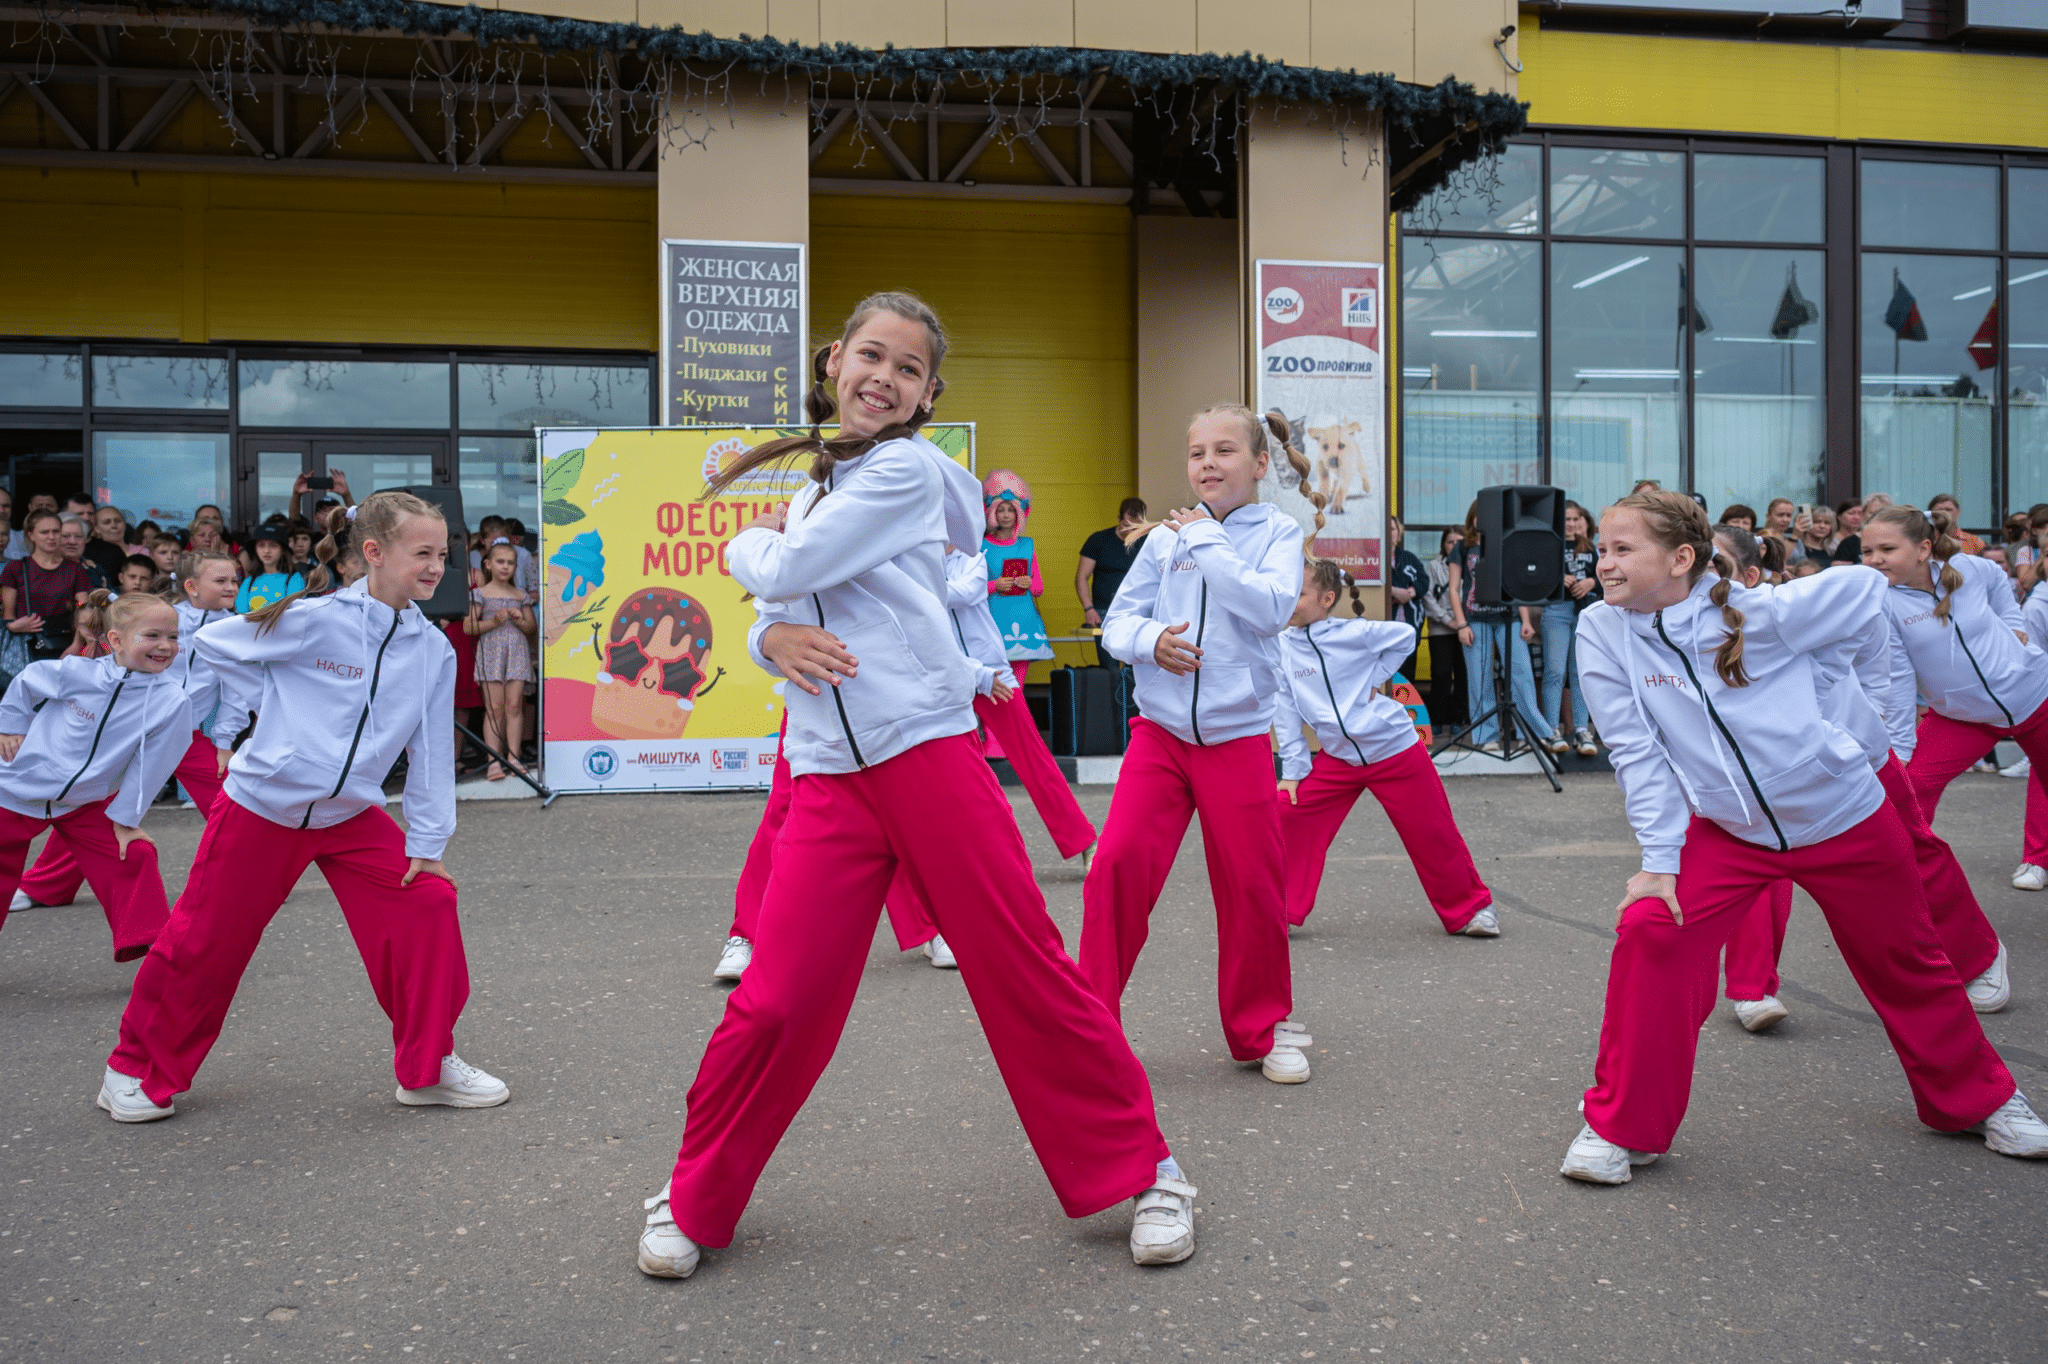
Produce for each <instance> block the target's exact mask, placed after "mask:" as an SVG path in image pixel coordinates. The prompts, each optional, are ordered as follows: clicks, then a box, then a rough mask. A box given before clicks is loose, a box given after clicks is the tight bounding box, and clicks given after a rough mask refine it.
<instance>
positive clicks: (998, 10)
mask: <svg viewBox="0 0 2048 1364" xmlns="http://www.w3.org/2000/svg"><path fill="white" fill-rule="evenodd" d="M946 41H947V42H948V43H950V44H952V45H953V46H954V47H1034V46H1044V47H1069V46H1072V44H1073V41H1074V0H949V3H948V4H947V6H946Z"/></svg>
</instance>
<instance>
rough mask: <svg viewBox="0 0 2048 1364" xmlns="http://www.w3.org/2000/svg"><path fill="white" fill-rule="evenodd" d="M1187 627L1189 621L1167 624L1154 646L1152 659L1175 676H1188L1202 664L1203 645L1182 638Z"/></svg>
mask: <svg viewBox="0 0 2048 1364" xmlns="http://www.w3.org/2000/svg"><path fill="white" fill-rule="evenodd" d="M1187 628H1188V622H1187V621H1182V622H1181V623H1180V624H1178V625H1169V626H1167V627H1166V629H1164V630H1163V631H1161V632H1160V635H1159V642H1158V643H1157V644H1154V645H1153V646H1152V661H1153V662H1154V663H1157V664H1158V665H1159V666H1160V667H1162V668H1164V669H1166V671H1168V672H1170V673H1172V674H1173V675H1174V676H1175V677H1186V676H1187V675H1188V674H1189V673H1191V672H1193V671H1194V670H1195V669H1197V668H1199V667H1201V666H1202V650H1201V647H1200V646H1199V645H1194V644H1190V643H1188V642H1187V641H1186V640H1184V639H1182V638H1181V636H1182V635H1184V634H1186V633H1187Z"/></svg>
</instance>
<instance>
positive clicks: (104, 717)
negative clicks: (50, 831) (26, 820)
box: [43, 668, 147, 818]
mask: <svg viewBox="0 0 2048 1364" xmlns="http://www.w3.org/2000/svg"><path fill="white" fill-rule="evenodd" d="M134 675H135V670H134V669H133V668H124V669H122V670H121V680H120V681H119V682H116V683H115V684H114V690H113V693H112V694H111V695H109V696H108V697H107V708H106V709H105V710H103V711H101V712H100V725H99V728H98V729H95V730H94V731H93V732H92V747H90V748H88V749H86V750H85V761H84V762H83V763H81V764H80V765H79V768H78V770H77V771H76V772H73V773H72V774H71V780H70V781H67V782H65V783H64V789H63V790H62V791H59V792H58V793H57V795H56V798H55V799H53V800H46V801H44V802H43V816H44V818H49V817H50V816H51V815H52V814H53V813H54V812H55V811H56V808H57V801H60V800H62V799H64V797H66V796H68V795H70V794H71V788H72V787H74V786H76V785H78V779H79V778H80V777H82V776H84V775H85V770H86V768H88V767H91V766H92V758H93V754H95V753H97V752H99V751H100V736H101V735H103V734H105V733H106V732H107V721H109V720H111V719H113V718H114V703H115V702H116V701H119V700H120V699H121V688H123V687H125V686H127V685H128V679H129V678H131V677H133V676H134ZM145 718H147V717H145Z"/></svg>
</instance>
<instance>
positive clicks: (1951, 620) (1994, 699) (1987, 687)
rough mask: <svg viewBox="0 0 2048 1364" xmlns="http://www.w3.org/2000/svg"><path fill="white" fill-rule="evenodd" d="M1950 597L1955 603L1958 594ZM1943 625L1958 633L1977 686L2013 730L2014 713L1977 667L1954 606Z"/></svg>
mask: <svg viewBox="0 0 2048 1364" xmlns="http://www.w3.org/2000/svg"><path fill="white" fill-rule="evenodd" d="M1905 590H1906V591H1908V592H1917V591H1919V590H1920V589H1919V588H1917V587H1909V588H1907V589H1905ZM1926 595H1927V596H1928V597H1930V598H1932V599H1933V600H1934V601H1935V602H1936V603H1937V604H1939V603H1940V601H1941V598H1939V597H1936V596H1935V595H1934V594H1933V593H1932V592H1929V593H1927V594H1926ZM1948 596H1949V601H1950V602H1951V603H1953V602H1954V601H1955V597H1956V594H1955V593H1953V592H1951V593H1949V594H1948ZM1943 623H1944V624H1946V625H1947V626H1948V628H1949V629H1951V630H1953V631H1955V632H1956V643H1958V644H1960V645H1962V646H1963V657H1964V658H1967V659H1969V660H1970V671H1971V672H1973V673H1975V674H1977V685H1978V686H1980V687H1982V688H1983V689H1984V694H1985V695H1986V696H1988V697H1990V698H1991V704H1992V705H1994V706H1996V707H1998V713H1999V714H2000V715H2003V716H2004V717H2005V727H2006V728H2007V729H2011V728H2013V726H2014V724H2015V723H2016V722H2015V721H2014V720H2013V718H2012V711H2011V710H2009V709H2007V707H2006V704H2005V702H2003V701H2001V700H1999V699H1998V693H1997V692H1995V691H1993V690H1991V679H1990V678H1988V677H1986V676H1984V670H1983V669H1982V668H1980V667H1978V666H1977V655H1975V654H1973V653H1971V652H1970V639H1969V636H1967V635H1965V634H1964V633H1963V627H1962V626H1960V625H1958V624H1956V617H1955V610H1954V607H1953V606H1951V607H1950V610H1949V615H1948V618H1947V620H1946V621H1944V622H1943Z"/></svg>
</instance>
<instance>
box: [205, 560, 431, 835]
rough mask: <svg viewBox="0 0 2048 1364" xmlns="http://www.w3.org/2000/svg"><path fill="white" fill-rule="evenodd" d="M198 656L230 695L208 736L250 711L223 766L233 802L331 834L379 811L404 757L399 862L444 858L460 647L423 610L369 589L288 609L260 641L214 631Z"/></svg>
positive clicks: (233, 629) (232, 625)
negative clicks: (252, 716)
mask: <svg viewBox="0 0 2048 1364" xmlns="http://www.w3.org/2000/svg"><path fill="white" fill-rule="evenodd" d="M195 647H196V648H197V649H198V651H199V655H200V658H201V660H202V661H203V662H204V663H205V664H207V666H209V667H211V668H212V669H213V672H214V676H215V677H217V678H218V679H219V680H220V685H221V689H222V699H221V712H222V715H221V718H220V719H218V720H217V721H216V722H215V728H214V737H215V741H216V742H219V735H220V734H221V733H222V732H224V731H225V732H228V733H229V737H232V734H233V731H229V730H228V728H227V727H228V726H229V725H230V724H234V725H236V727H237V728H239V726H240V723H241V722H242V719H243V717H246V716H247V715H248V713H249V712H250V711H252V710H253V711H255V712H256V717H257V718H256V732H255V733H254V734H253V735H251V736H250V738H249V741H248V742H247V743H245V744H243V745H242V747H241V748H240V749H238V750H237V751H236V753H235V757H234V761H233V762H231V763H229V765H228V779H227V784H226V788H225V789H226V793H227V796H228V798H229V799H230V800H232V801H234V802H235V804H237V805H239V806H241V807H242V808H243V809H245V810H248V811H249V812H250V813H252V814H257V815H261V816H262V817H263V818H265V819H267V820H269V821H270V822H271V823H273V824H282V825H284V826H285V827H286V828H288V829H307V828H311V829H327V828H332V827H333V826H334V825H336V824H340V823H343V822H344V821H346V820H350V819H353V818H354V817H355V816H357V815H359V814H361V813H362V812H363V811H364V810H367V809H369V808H370V807H371V806H373V805H374V806H378V807H382V806H383V804H384V780H385V778H387V777H388V776H390V775H391V769H392V768H393V767H394V766H395V765H397V762H398V755H399V754H400V753H403V754H405V755H406V759H407V764H406V775H405V824H406V834H405V853H406V856H408V857H420V858H426V859H429V860H437V859H439V858H440V856H441V855H442V853H443V852H444V851H445V850H446V849H447V846H448V839H449V837H450V835H452V834H453V833H454V832H455V726H454V715H455V649H454V647H453V646H452V645H450V644H449V643H448V637H447V636H446V635H444V634H442V633H441V632H440V631H439V630H437V629H435V628H434V626H433V625H432V624H431V623H430V622H429V621H428V620H427V618H426V616H425V615H423V614H422V613H421V611H420V609H419V607H418V606H417V605H408V606H407V607H406V608H405V609H404V610H403V611H393V610H392V609H391V608H390V607H388V606H386V605H385V604H384V603H383V602H380V601H378V600H377V599H376V598H375V597H372V596H371V595H370V594H369V592H368V591H367V590H366V589H365V587H364V585H363V583H361V582H358V583H356V584H355V585H353V586H351V587H344V588H342V589H341V590H340V591H339V592H336V593H333V594H332V595H330V596H325V597H306V598H302V599H300V600H299V601H297V602H294V603H293V604H292V605H291V606H290V607H289V608H287V609H286V611H285V613H284V614H283V615H282V616H280V617H278V618H277V626H276V628H275V629H272V630H270V631H269V632H268V633H259V632H258V630H257V628H256V626H255V625H254V624H253V623H252V622H251V621H250V620H249V618H248V617H247V616H230V617H228V618H227V619H225V620H220V621H215V622H214V623H213V624H211V625H208V626H207V627H205V628H204V629H202V630H201V631H200V632H199V636H198V639H197V641H196V643H195Z"/></svg>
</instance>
